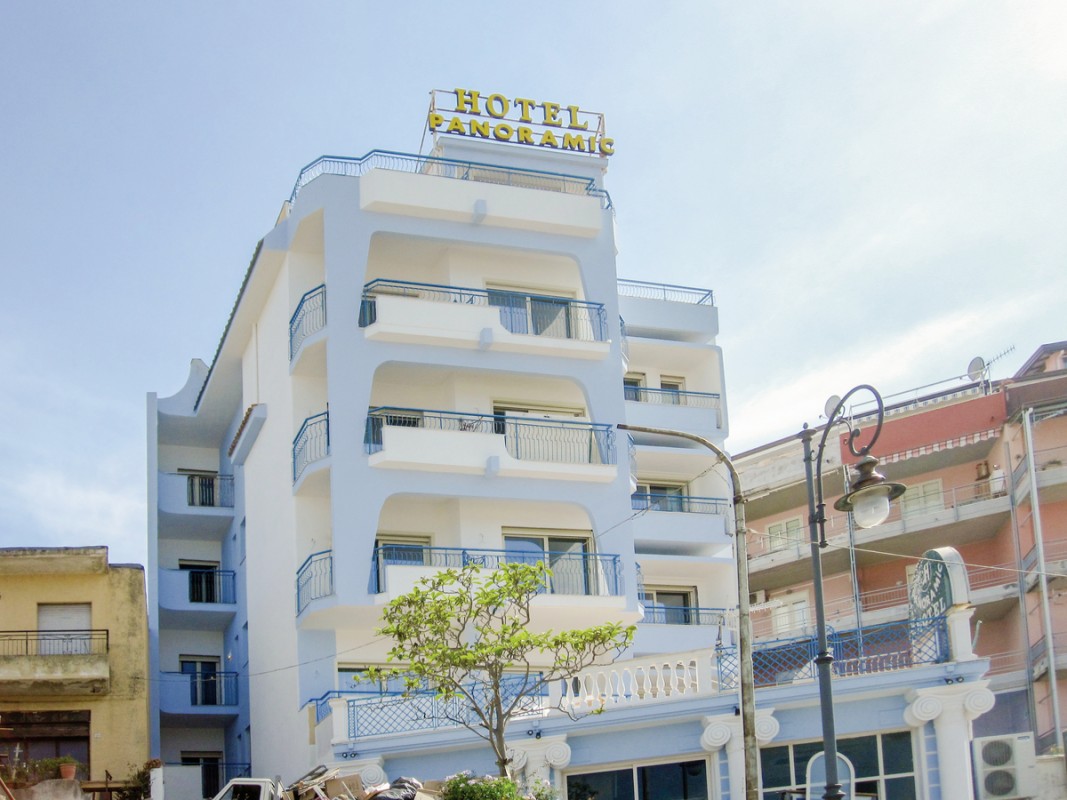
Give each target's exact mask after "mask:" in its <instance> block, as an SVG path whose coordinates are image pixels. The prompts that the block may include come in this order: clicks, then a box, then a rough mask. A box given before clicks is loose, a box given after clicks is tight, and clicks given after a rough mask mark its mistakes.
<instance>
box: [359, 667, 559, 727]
mask: <svg viewBox="0 0 1067 800" xmlns="http://www.w3.org/2000/svg"><path fill="white" fill-rule="evenodd" d="M535 680H540V678H539V677H537V678H534V677H531V678H529V679H528V678H526V677H525V676H516V677H514V678H504V679H503V680H502V681H501V689H502V691H501V700H502V701H503V702H504V704H505V705H506V704H509V703H511V702H512V701H513V700H514V699H515V698H516V697H517V696H519V694H520V693H522V694H525V691H524V690H525V687H526V686H528V685H529V683H530V682H532V681H535ZM471 690H472V693H473V694H474V695H475V699H476V701H477V702H478V703H479V705H484V703H485V701H486V700H488V697H483V696H482V695H484V693H485V690H484V689H482V688H481V687H471ZM547 696H548V687H545V686H542V687H541V690H540V691H539V692H536V693H533V694H525V696H524V697H522V699H521V700H520V701H519V710H518V713H517V714H516V716H520V717H521V716H524V715H526V714H538V713H540V712H541V711H542V710H543V708H544V705H545V699H546V698H547ZM467 724H477V719H476V718H475V715H474V712H473V711H472V710H471V707H470V705H469V703H468V701H467V700H466V699H465V698H463V697H453V698H449V699H443V698H440V697H438V696H437V693H436V692H435V691H433V690H432V689H422V690H416V691H413V692H411V693H409V694H408V695H407V696H404V695H399V694H384V695H379V696H376V697H369V698H364V699H358V700H349V701H348V737H349V738H350V739H356V738H359V737H361V736H381V735H383V734H392V733H406V732H408V731H418V730H436V729H437V728H452V727H457V726H459V725H467Z"/></svg>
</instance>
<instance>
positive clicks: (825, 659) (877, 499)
mask: <svg viewBox="0 0 1067 800" xmlns="http://www.w3.org/2000/svg"><path fill="white" fill-rule="evenodd" d="M859 391H868V392H870V393H871V394H873V395H874V399H875V402H876V403H877V406H878V422H877V425H876V426H875V429H874V434H873V435H872V436H871V439H870V441H869V442H867V444H865V445H864V446H862V447H860V448H857V447H856V439H857V437H858V436H859V435H860V429H859V428H857V427H854V426H853V424H852V420H851V419H850V418H848V417H846V416H845V413H844V409H845V403H846V401H847V400H848V399H849V398H850V397H852V395H854V394H855V393H856V392H859ZM835 401H836V402H835ZM831 404H833V410H832V411H830V412H829V413H828V414H827V421H826V426H825V427H824V428H823V432H822V438H820V439H819V447H818V450H816V451H815V454H814V457H813V455H812V450H811V440H812V439H813V438H814V436H815V431H813V430H811V429H809V428H808V426H807V425H805V426H804V430H802V431H801V432H800V433H799V434H798V437H799V438H800V440H801V441H802V442H803V443H804V473H805V478H806V481H807V489H808V534H809V537H810V539H811V572H812V582H813V585H814V589H815V625H816V633H817V636H818V645H819V654H818V655H817V656H816V657H815V664H816V667H817V668H818V672H819V707H820V711H821V716H822V741H823V760H824V762H825V765H826V791H825V793H824V794H823V800H841V798H843V797H844V796H845V795H844V793H843V792H842V791H841V783H840V782H839V780H838V776H837V736H836V733H835V731H834V697H833V687H832V685H831V683H830V677H831V666H832V664H833V661H834V657H833V656H832V655H831V654H830V650H829V647H828V646H827V641H826V608H825V606H824V602H823V591H822V550H823V548H825V547H826V514H825V513H824V509H825V507H826V504H825V503H824V502H823V491H822V465H823V453H824V451H825V450H826V439H827V437H828V436H829V435H830V431H831V430H832V429H833V427H834V425H835V424H837V423H838V422H844V423H845V425H847V426H848V431H849V433H848V449H849V452H850V453H852V455H854V456H857V457H859V459H860V460H859V462H858V463H857V464H856V470H857V472H858V473H859V474H858V475H857V476H856V479H855V480H854V481H853V482H852V485H851V487H850V488H849V491H848V493H846V494H845V496H844V497H842V498H841V499H840V500H838V501H837V502H836V503H834V508H835V509H837V510H838V511H851V512H852V519H853V521H854V522H855V523H856V525H857V526H859V527H861V528H872V527H874V526H875V525H880V524H881V523H883V522H885V520H886V518H887V517H888V516H889V502H890V501H891V500H895V499H896V498H898V497H900V496H901V495H902V494H904V489H905V487H904V485H903V484H899V483H890V482H889V481H887V480H886V478H885V476H884V475H882V474H881V473H879V472H878V470H877V466H878V459H877V458H875V457H874V456H872V455H871V454H870V452H871V448H872V447H873V446H874V443H875V442H876V441H878V436H879V434H880V433H881V432H882V421H883V419H884V418H885V406H884V405H883V403H882V396H881V395H880V394H878V392H877V390H876V389H875V388H874V387H873V386H868V385H867V384H861V385H859V386H856V387H855V388H853V389H850V390H849V391H848V393H847V394H846V395H845V396H844V397H842V398H840V399H836V398H831V399H830V401H828V402H827V408H829V407H830V405H831ZM813 464H814V465H815V466H814V469H813V467H812V465H813ZM813 472H814V474H813Z"/></svg>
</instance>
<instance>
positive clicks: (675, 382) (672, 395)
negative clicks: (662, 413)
mask: <svg viewBox="0 0 1067 800" xmlns="http://www.w3.org/2000/svg"><path fill="white" fill-rule="evenodd" d="M659 388H660V389H661V390H662V392H663V394H662V395H661V397H662V398H663V402H664V403H665V404H667V405H671V406H677V405H683V403H682V392H684V391H685V380H684V379H682V378H669V377H667V376H666V375H664V376H662V377H661V378H660V380H659Z"/></svg>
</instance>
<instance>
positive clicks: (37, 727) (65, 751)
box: [0, 710, 90, 779]
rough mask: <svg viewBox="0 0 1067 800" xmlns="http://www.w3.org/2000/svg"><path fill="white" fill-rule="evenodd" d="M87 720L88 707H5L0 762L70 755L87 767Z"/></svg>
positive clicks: (0, 723) (82, 775) (81, 774)
mask: <svg viewBox="0 0 1067 800" xmlns="http://www.w3.org/2000/svg"><path fill="white" fill-rule="evenodd" d="M89 722H90V713H89V712H88V711H7V710H5V711H4V712H3V718H2V719H0V763H6V764H13V763H15V762H16V761H19V762H25V761H37V760H39V759H42V758H58V757H60V756H71V757H73V758H76V759H77V760H78V761H80V762H81V763H82V764H84V765H85V766H86V767H89ZM5 755H6V756H7V758H4V757H3V756H5ZM78 776H79V777H80V778H83V779H84V778H85V777H86V773H85V772H84V771H83V770H79V771H78Z"/></svg>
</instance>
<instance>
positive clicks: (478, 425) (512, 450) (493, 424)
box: [363, 406, 616, 464]
mask: <svg viewBox="0 0 1067 800" xmlns="http://www.w3.org/2000/svg"><path fill="white" fill-rule="evenodd" d="M386 427H396V428H424V429H426V430H438V431H462V432H465V433H491V434H497V435H501V436H503V437H504V443H505V446H506V448H507V452H508V454H509V455H511V456H512V457H513V458H516V459H519V460H521V461H543V462H549V463H554V464H615V463H616V453H615V430H614V428H612V426H610V425H601V424H595V423H592V422H570V421H568V420H562V419H560V420H556V419H551V420H549V419H526V418H522V417H510V416H505V415H503V414H461V413H458V412H455V411H430V410H426V409H419V408H397V407H392V406H382V407H379V408H372V409H371V410H370V413H369V415H368V417H367V427H366V432H365V435H364V440H363V442H364V446H365V447H366V450H367V452H368V453H377V452H379V451H380V450H381V449H382V447H383V443H382V429H383V428H386Z"/></svg>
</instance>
